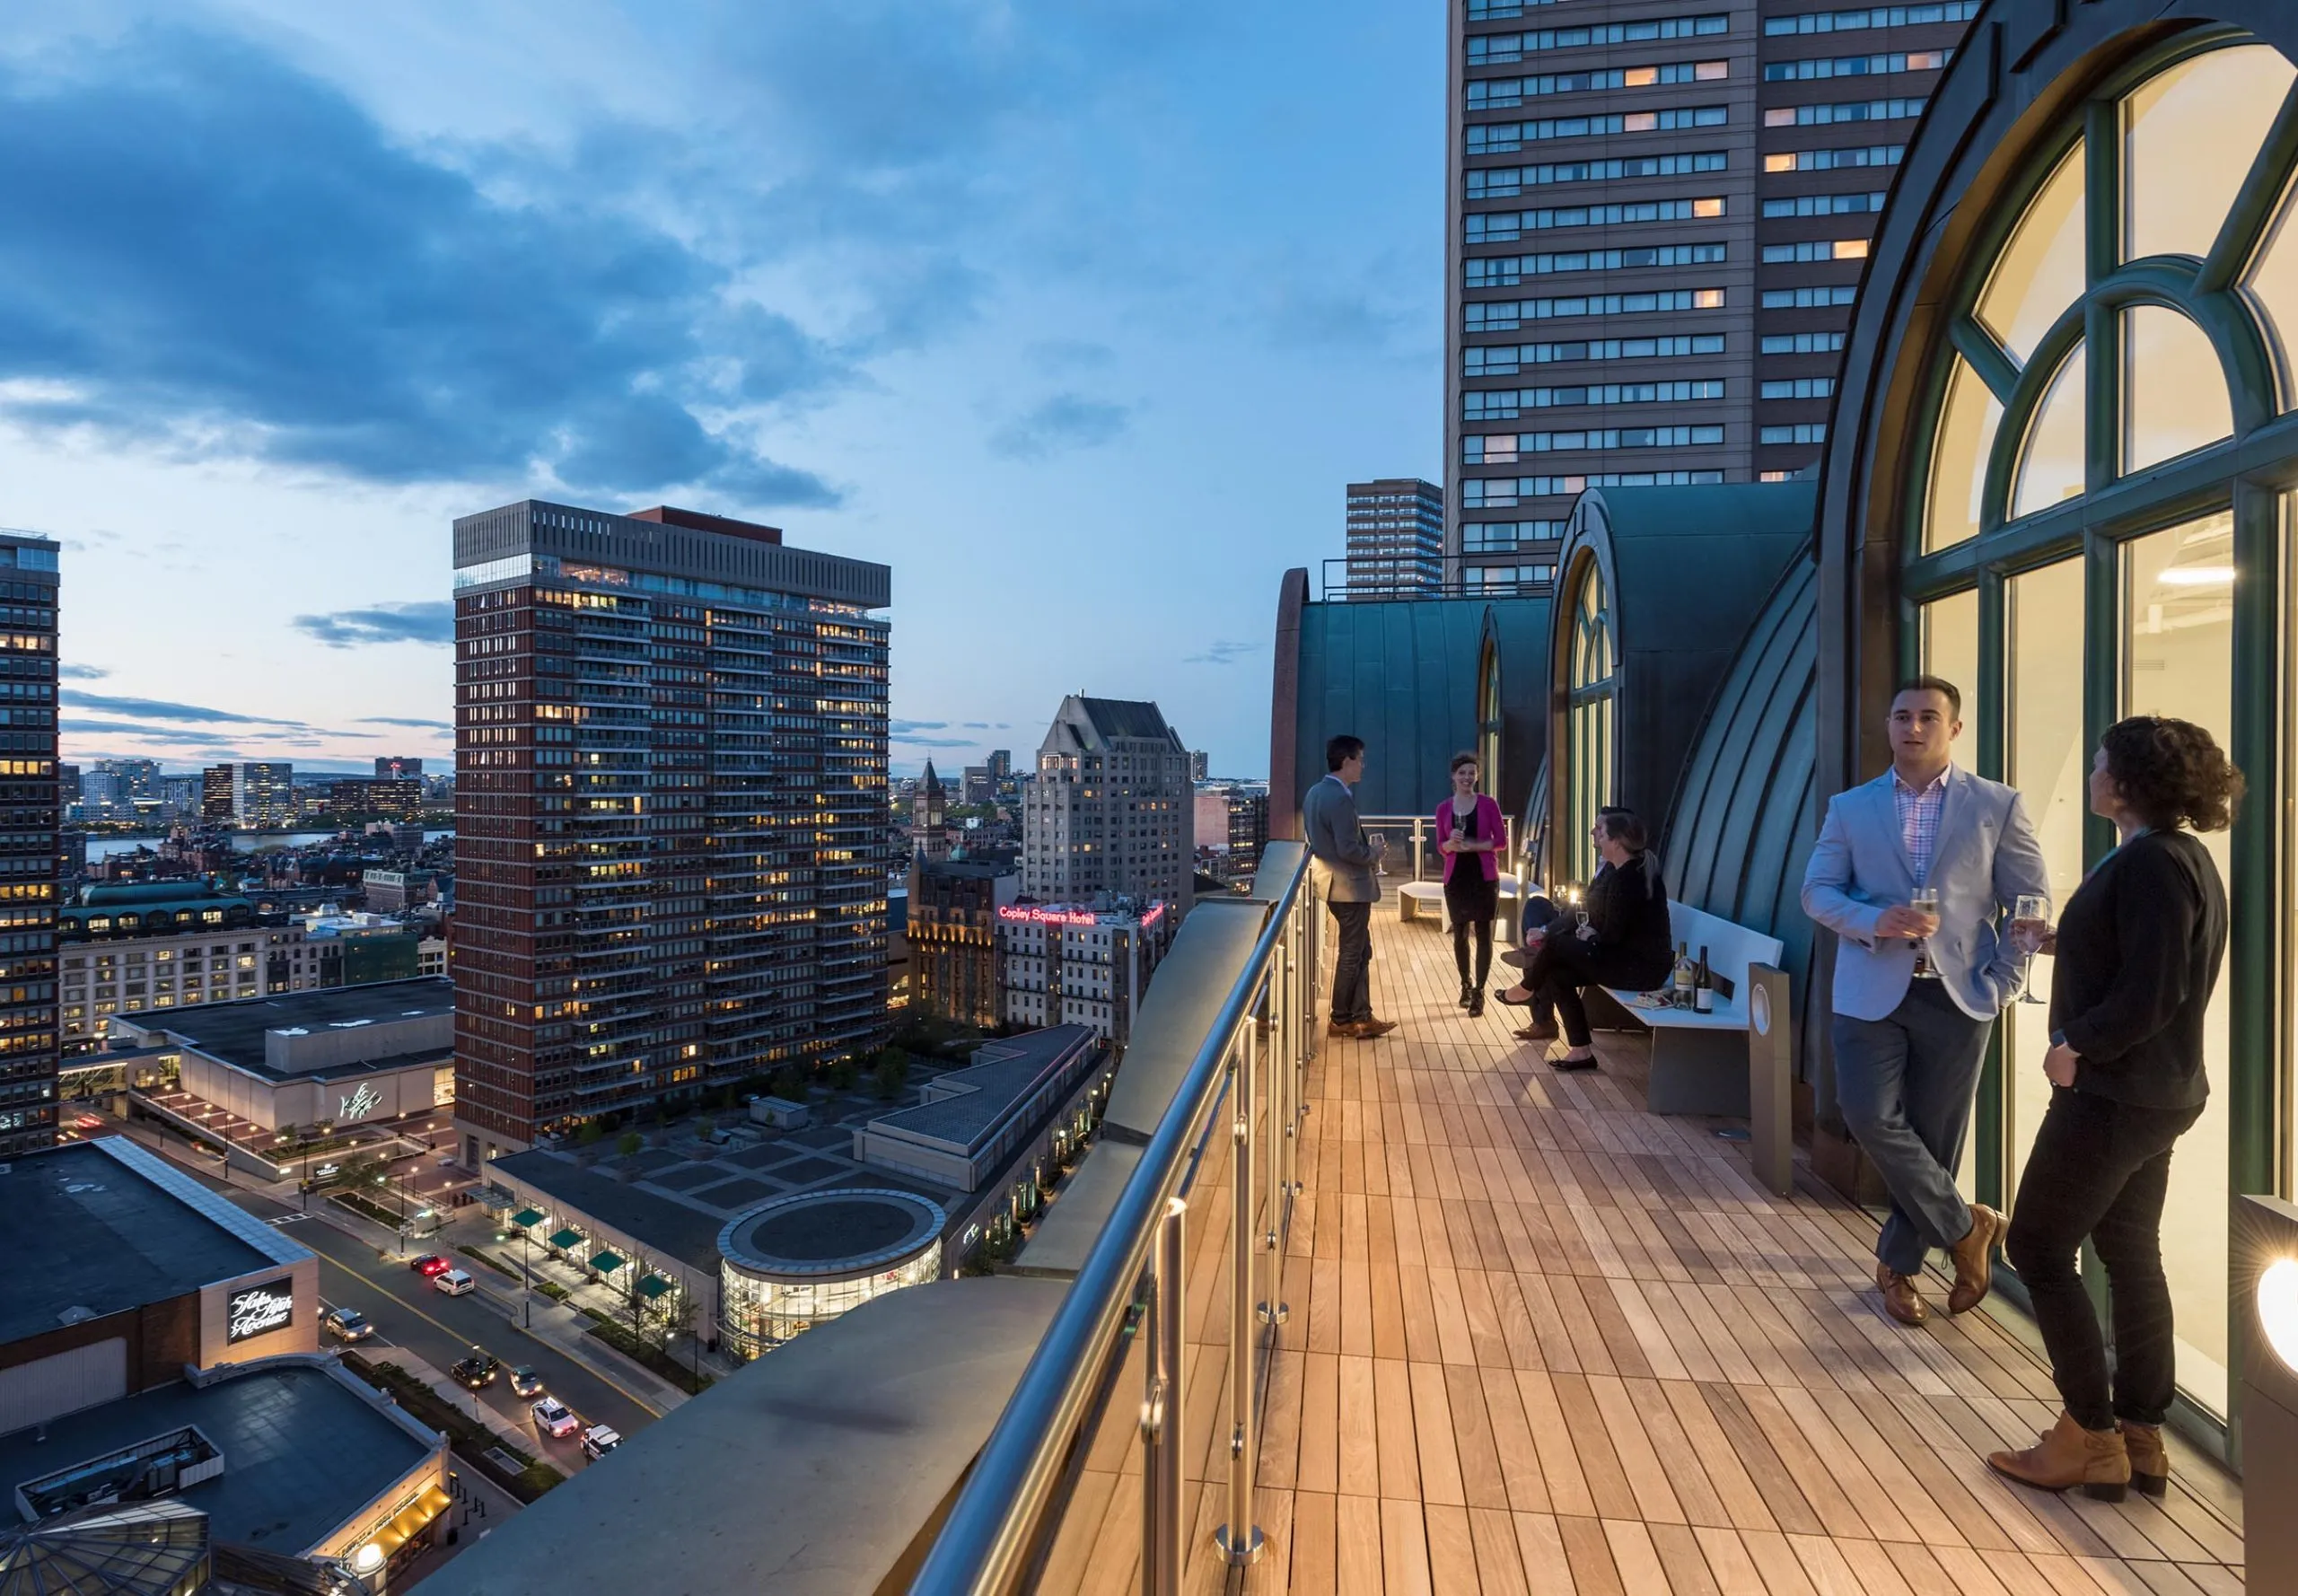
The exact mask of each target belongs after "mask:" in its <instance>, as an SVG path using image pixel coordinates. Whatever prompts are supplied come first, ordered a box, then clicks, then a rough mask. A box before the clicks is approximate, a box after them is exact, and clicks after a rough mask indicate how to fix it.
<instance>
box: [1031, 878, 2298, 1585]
mask: <svg viewBox="0 0 2298 1596" xmlns="http://www.w3.org/2000/svg"><path fill="white" fill-rule="evenodd" d="M1374 924H1375V944H1376V952H1377V957H1376V960H1375V963H1374V966H1373V973H1374V983H1373V989H1374V995H1375V999H1376V1006H1377V1007H1378V1009H1379V1011H1380V1012H1381V1013H1382V1014H1384V1015H1387V1016H1390V1017H1392V1018H1395V1019H1397V1020H1399V1021H1401V1022H1403V1025H1402V1029H1400V1030H1398V1031H1397V1032H1396V1033H1395V1034H1394V1035H1392V1036H1391V1037H1390V1038H1388V1039H1385V1040H1382V1041H1378V1042H1373V1043H1356V1042H1338V1043H1327V1044H1325V1049H1324V1052H1323V1054H1322V1056H1321V1057H1320V1058H1319V1059H1318V1061H1317V1063H1316V1065H1315V1066H1314V1068H1313V1070H1312V1072H1311V1087H1310V1091H1311V1102H1312V1111H1311V1115H1310V1117H1309V1118H1308V1120H1307V1122H1306V1127H1305V1128H1306V1135H1307V1144H1306V1147H1305V1149H1304V1159H1303V1164H1302V1180H1303V1181H1304V1182H1305V1184H1306V1188H1307V1189H1306V1192H1305V1193H1304V1195H1303V1196H1302V1198H1301V1199H1300V1203H1299V1206H1298V1208H1297V1209H1296V1215H1295V1219H1294V1229H1293V1232H1292V1238H1291V1241H1290V1249H1289V1256H1288V1258H1287V1259H1286V1273H1285V1293H1284V1294H1285V1298H1286V1299H1287V1300H1288V1301H1289V1302H1290V1303H1291V1305H1292V1310H1293V1311H1292V1319H1291V1321H1290V1323H1288V1324H1287V1325H1286V1326H1285V1328H1284V1329H1283V1330H1282V1331H1281V1332H1280V1337H1281V1340H1280V1344H1279V1350H1278V1351H1277V1353H1276V1355H1275V1357H1274V1358H1273V1359H1272V1361H1271V1374H1270V1379H1269V1387H1268V1395H1267V1416H1266V1424H1265V1428H1264V1432H1263V1443H1262V1446H1263V1460H1262V1466H1261V1471H1260V1476H1259V1486H1260V1488H1259V1492H1258V1495H1257V1514H1258V1517H1259V1522H1260V1526H1261V1528H1262V1529H1263V1530H1264V1531H1265V1532H1266V1533H1267V1536H1268V1539H1269V1548H1268V1554H1267V1556H1266V1557H1264V1558H1263V1560H1262V1561H1261V1563H1260V1564H1259V1565H1257V1566H1256V1567H1255V1568H1254V1569H1253V1570H1252V1571H1251V1574H1250V1577H1249V1578H1248V1580H1247V1582H1246V1585H1247V1588H1248V1589H1250V1590H1255V1591H1267V1592H1275V1591H1297V1592H1433V1593H1436V1596H1456V1593H1460V1592H1492V1593H1494V1596H1565V1593H1571V1596H1667V1593H1673V1596H1887V1593H1888V1596H1899V1592H1912V1593H1914V1596H2234V1593H2235V1592H2240V1591H2241V1588H2242V1567H2241V1558H2242V1544H2241V1494H2240V1487H2239V1485H2237V1484H2235V1483H2234V1482H2232V1481H2231V1480H2229V1479H2228V1478H2226V1477H2225V1476H2224V1475H2223V1474H2222V1473H2220V1472H2219V1471H2217V1470H2216V1469H2213V1468H2211V1467H2210V1466H2209V1465H2207V1464H2206V1463H2204V1462H2202V1461H2201V1460H2198V1459H2197V1458H2196V1457H2195V1456H2194V1455H2192V1454H2191V1453H2190V1452H2188V1451H2180V1453H2179V1455H2178V1456H2177V1457H2176V1459H2175V1460H2174V1469H2175V1483H2174V1485H2173V1487H2172V1490H2171V1495H2170V1496H2169V1498H2168V1499H2167V1500H2166V1501H2163V1502H2162V1503H2160V1504H2157V1503H2154V1502H2151V1501H2149V1500H2147V1499H2146V1498H2145V1497H2143V1496H2139V1495H2136V1494H2135V1493H2134V1494H2133V1495H2131V1496H2130V1497H2129V1498H2128V1499H2127V1501H2125V1502H2124V1503H2122V1504H2112V1505H2110V1504H2106V1503H2101V1502H2092V1501H2089V1500H2087V1499H2085V1498H2083V1497H2081V1496H2079V1495H2075V1496H2069V1497H2060V1496H2055V1495H2041V1494H2038V1493H2033V1492H2029V1491H2025V1490H2022V1489H2021V1488H2020V1487H2017V1486H2013V1485H2010V1484H2008V1483H2006V1482H2004V1481H2002V1480H1999V1479H1997V1478H1995V1476H1994V1475H1993V1474H1991V1473H1990V1472H1989V1471H1988V1469H1987V1466H1986V1463H1985V1461H1984V1458H1985V1454H1986V1453H1987V1451H1990V1450H1993V1449H1994V1448H1995V1447H1998V1446H2001V1445H2003V1444H2004V1443H2016V1444H2019V1445H2024V1444H2026V1443H2028V1442H2030V1440H2031V1439H2032V1437H2033V1436H2034V1435H2035V1434H2036V1433H2037V1432H2038V1431H2039V1430H2040V1429H2041V1428H2043V1427H2044V1426H2045V1425H2048V1423H2050V1421H2051V1420H2052V1419H2053V1417H2054V1416H2056V1414H2057V1406H2058V1404H2057V1397H2056V1394H2055V1393H2054V1392H2053V1390H2052V1389H2051V1386H2050V1382H2049V1379H2048V1372H2047V1371H2046V1369H2045V1368H2044V1367H2043V1365H2042V1364H2041V1363H2040V1362H2039V1360H2038V1359H2037V1357H2036V1356H2035V1355H2034V1354H2033V1353H2032V1352H2031V1351H2030V1343H2029V1340H2028V1337H2027V1336H2026V1334H2025V1333H2024V1331H2023V1329H2022V1327H2021V1326H2020V1325H2019V1324H2018V1323H2017V1321H2016V1320H2015V1316H2014V1315H2015V1311H2013V1310H2010V1309H2007V1308H2002V1309H1998V1310H1997V1311H1999V1312H2001V1313H2003V1314H2004V1315H2005V1318H2004V1320H2002V1321H2001V1322H1998V1321H1997V1320H1996V1319H1995V1318H1994V1317H1993V1316H1992V1315H1991V1314H1990V1313H1988V1312H1987V1311H1981V1312H1978V1313H1972V1314H1968V1315H1965V1316H1962V1317H1960V1318H1957V1319H1953V1320H1950V1319H1947V1318H1946V1317H1945V1316H1944V1315H1943V1314H1942V1315H1938V1316H1936V1317H1934V1320H1932V1323H1931V1325H1930V1326H1929V1327H1928V1328H1926V1329H1922V1330H1916V1331H1910V1330H1908V1329H1903V1328H1901V1327H1899V1326H1898V1325H1896V1324H1894V1323H1893V1322H1891V1321H1890V1320H1888V1319H1886V1318H1885V1317H1884V1316H1883V1314H1882V1312H1881V1308H1880V1305H1879V1304H1878V1302H1877V1301H1876V1293H1875V1291H1874V1287H1873V1275H1872V1270H1873V1263H1872V1254H1871V1249H1872V1246H1873V1239H1874V1232H1875V1223H1874V1221H1873V1219H1872V1218H1871V1217H1870V1216H1869V1215H1866V1214H1865V1213H1864V1212H1863V1211H1861V1210H1859V1209H1856V1208H1855V1207H1852V1206H1849V1205H1847V1204H1846V1203H1845V1202H1843V1201H1842V1200H1841V1199H1840V1198H1838V1197H1836V1196H1835V1195H1834V1194H1833V1193H1832V1192H1829V1191H1827V1190H1825V1189H1823V1188H1820V1187H1819V1186H1818V1185H1817V1184H1816V1183H1814V1182H1812V1181H1811V1180H1810V1179H1808V1176H1806V1178H1805V1179H1804V1180H1803V1183H1802V1188H1801V1189H1799V1190H1798V1192H1797V1194H1796V1195H1795V1197H1793V1198H1792V1199H1788V1200H1785V1201H1781V1200H1778V1199H1775V1198H1773V1197H1769V1196H1767V1194H1765V1193H1764V1192H1762V1191H1761V1190H1760V1189H1759V1188H1757V1187H1756V1186H1755V1185H1754V1184H1753V1182H1752V1181H1751V1180H1750V1179H1749V1178H1748V1174H1747V1169H1746V1162H1745V1156H1746V1155H1745V1151H1744V1148H1743V1147H1741V1146H1738V1145H1735V1144H1728V1143H1725V1142H1723V1141H1720V1140H1718V1139H1717V1138H1716V1137H1715V1136H1713V1135H1711V1134H1710V1131H1711V1129H1712V1127H1713V1124H1714V1122H1710V1121H1704V1120H1693V1119H1684V1118H1662V1117H1659V1116H1654V1115H1652V1114H1648V1113H1646V1112H1645V1111H1644V1108H1643V1091H1642V1074H1643V1067H1642V1048H1641V1045H1640V1043H1638V1042H1636V1041H1635V1040H1633V1039H1628V1038H1625V1037H1609V1036H1606V1035H1603V1034H1601V1033H1600V1035H1599V1038H1598V1043H1599V1048H1600V1051H1601V1053H1602V1054H1603V1057H1604V1061H1605V1066H1604V1068H1603V1070H1602V1071H1601V1073H1597V1074H1574V1075H1564V1074H1556V1073H1555V1072H1553V1071H1551V1070H1548V1068H1546V1067H1545V1066H1544V1065H1543V1064H1542V1063H1541V1062H1540V1059H1539V1056H1538V1053H1537V1051H1536V1050H1535V1049H1533V1048H1529V1047H1527V1046H1524V1045H1522V1044H1519V1043H1516V1042H1515V1041H1513V1039H1511V1038H1510V1036H1509V1034H1508V1028H1509V1025H1510V1024H1511V1023H1512V1022H1513V1013H1512V1012H1511V1011H1507V1010H1504V1009H1500V1008H1497V1007H1495V1009H1494V1010H1493V1011H1492V1012H1491V1013H1488V1014H1487V1016H1486V1017H1485V1018H1483V1019H1481V1020H1477V1021H1470V1020H1469V1019H1468V1018H1467V1017H1466V1015H1465V1014H1464V1013H1462V1012H1461V1011H1460V1009H1459V1008H1457V1007H1456V1006H1455V1004H1454V1001H1453V1000H1454V996H1455V995H1456V994H1457V992H1458V989H1459V987H1458V978H1457V977H1456V975H1455V974H1454V972H1453V969H1452V954H1451V943H1450V939H1449V938H1447V937H1445V936H1444V935H1443V934H1442V933H1440V932H1439V931H1437V930H1436V929H1434V927H1433V926H1431V925H1413V926H1399V925H1398V924H1397V923H1396V920H1395V917H1394V915H1393V912H1392V911H1391V910H1390V909H1389V908H1388V906H1385V905H1384V906H1382V911H1381V913H1380V914H1379V915H1377V916H1376V917H1375V922H1374ZM1215 1140H1216V1142H1220V1143H1225V1141H1226V1138H1225V1137H1222V1138H1215ZM1205 1179H1207V1180H1208V1181H1211V1182H1215V1183H1216V1184H1215V1188H1214V1189H1212V1190H1210V1191H1203V1192H1201V1193H1200V1194H1199V1195H1197V1196H1195V1197H1192V1200H1191V1207H1192V1221H1191V1223H1192V1226H1193V1228H1192V1230H1191V1232H1190V1234H1189V1269H1190V1276H1189V1290H1188V1302H1189V1305H1190V1309H1191V1313H1190V1319H1189V1329H1188V1332H1187V1333H1188V1338H1189V1342H1190V1346H1189V1348H1188V1351H1189V1361H1188V1370H1187V1382H1188V1383H1187V1391H1186V1405H1185V1411H1186V1415H1187V1418H1186V1424H1187V1426H1188V1428H1187V1430H1186V1432H1185V1434H1187V1436H1188V1439H1189V1442H1190V1443H1191V1446H1192V1449H1193V1452H1192V1458H1191V1463H1190V1472H1191V1475H1192V1477H1193V1478H1196V1479H1197V1480H1198V1481H1200V1482H1201V1483H1200V1485H1199V1486H1197V1487H1195V1488H1196V1489H1197V1491H1198V1495H1197V1504H1198V1508H1199V1511H1198V1513H1197V1526H1196V1529H1195V1530H1194V1531H1193V1533H1192V1534H1191V1536H1190V1538H1189V1545H1190V1557H1191V1562H1190V1565H1189V1568H1188V1581H1187V1583H1188V1587H1189V1588H1190V1589H1191V1590H1192V1591H1200V1592H1210V1591H1215V1590H1218V1589H1220V1588H1221V1584H1222V1574H1223V1571H1222V1569H1221V1568H1220V1567H1219V1566H1218V1563H1217V1559H1216V1557H1215V1556H1213V1555H1210V1554H1211V1533H1212V1530H1213V1528H1214V1526H1215V1524H1216V1523H1218V1522H1220V1521H1222V1520H1223V1519H1224V1518H1225V1516H1226V1514H1225V1513H1224V1510H1223V1506H1222V1490H1221V1480H1222V1469H1223V1468H1224V1466H1225V1462H1226V1447H1225V1445H1224V1444H1222V1443H1221V1434H1222V1433H1223V1432H1222V1426H1223V1425H1224V1424H1225V1420H1224V1419H1223V1417H1222V1414H1223V1411H1224V1398H1223V1388H1224V1381H1225V1375H1224V1363H1225V1358H1224V1352H1223V1349H1222V1346H1221V1339H1220V1337H1221V1333H1222V1329H1223V1327H1224V1326H1225V1323H1226V1319H1227V1302H1226V1298H1227V1291H1226V1279H1227V1274H1228V1266H1227V1263H1226V1259H1225V1251H1226V1249H1225V1246H1224V1242H1225V1240H1226V1235H1227V1232H1228V1229H1229V1226H1228V1224H1227V1223H1226V1221H1225V1215H1227V1213H1228V1204H1229V1197H1228V1195H1227V1192H1226V1190H1225V1182H1226V1179H1227V1177H1226V1174H1225V1171H1219V1172H1212V1173H1208V1175H1207V1176H1206V1177H1205ZM1197 1215H1203V1216H1205V1217H1204V1218H1203V1219H1202V1220H1199V1219H1197V1218H1196V1216H1197ZM1934 1285H1935V1289H1934V1291H1933V1292H1932V1293H1930V1294H1931V1295H1932V1298H1933V1300H1934V1302H1939V1301H1943V1300H1944V1298H1945V1295H1946V1290H1945V1287H1946V1282H1945V1281H1944V1280H1943V1279H1941V1280H1938V1281H1936V1282H1934ZM1139 1389H1140V1374H1139V1371H1138V1367H1137V1365H1134V1366H1130V1367H1128V1368H1127V1369H1126V1370H1124V1371H1122V1372H1120V1373H1119V1375H1118V1385H1117V1386H1116V1388H1115V1390H1116V1392H1117V1396H1116V1397H1115V1399H1112V1401H1111V1402H1110V1407H1109V1409H1108V1415H1107V1416H1106V1417H1105V1418H1104V1421H1103V1424H1102V1425H1101V1432H1100V1434H1098V1436H1097V1437H1096V1439H1095V1441H1094V1443H1093V1446H1092V1451H1091V1452H1090V1454H1089V1456H1088V1459H1087V1462H1086V1466H1085V1469H1084V1471H1083V1476H1082V1477H1081V1479H1080V1483H1079V1485H1078V1486H1077V1489H1076V1492H1075V1495H1074V1496H1073V1498H1072V1503H1071V1508H1070V1511H1069V1513H1068V1514H1067V1516H1066V1519H1065V1521H1064V1531H1063V1534H1062V1537H1061V1539H1060V1540H1059V1541H1058V1543H1057V1546H1056V1548H1055V1550H1054V1554H1053V1560H1052V1563H1051V1565H1050V1566H1049V1568H1048V1573H1047V1577H1046V1580H1045V1582H1044V1585H1043V1588H1044V1589H1047V1590H1062V1591H1069V1590H1083V1591H1087V1592H1110V1593H1112V1596H1114V1593H1116V1592H1128V1591H1131V1590H1133V1589H1134V1588H1136V1583H1137V1578H1138V1576H1137V1573H1136V1566H1137V1564H1136V1559H1137V1552H1138V1544H1139V1541H1138V1536H1139V1528H1138V1526H1139V1513H1140V1495H1141V1485H1140V1475H1139V1469H1140V1463H1139V1449H1138V1446H1137V1443H1136V1429H1135V1399H1134V1396H1133V1393H1135V1392H1137V1391H1138V1390H1139ZM2276 1596H2281V1593H2280V1592H2276Z"/></svg>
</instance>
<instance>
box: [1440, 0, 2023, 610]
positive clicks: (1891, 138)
mask: <svg viewBox="0 0 2298 1596" xmlns="http://www.w3.org/2000/svg"><path fill="white" fill-rule="evenodd" d="M1451 4H1452V13H1451V16H1452V22H1451V42H1452V55H1451V59H1452V75H1451V81H1450V83H1449V84H1448V93H1449V95H1450V108H1449V112H1448V120H1449V127H1450V148H1451V152H1452V153H1451V157H1450V159H1451V176H1452V184H1451V189H1450V191H1449V193H1448V195H1447V197H1446V226H1447V230H1448V231H1447V237H1446V281H1445V300H1446V330H1445V342H1446V369H1445V415H1444V443H1445V458H1446V464H1445V482H1446V490H1447V492H1446V500H1447V518H1448V519H1447V526H1446V533H1445V555H1446V559H1447V566H1448V569H1451V570H1457V571H1458V572H1459V574H1460V579H1461V580H1462V581H1463V582H1465V583H1468V584H1469V585H1470V586H1484V587H1495V588H1500V589H1502V590H1508V589H1513V588H1517V587H1524V586H1531V587H1535V588H1538V587H1544V586H1546V585H1547V583H1548V582H1549V581H1550V580H1551V579H1552V578H1553V576H1554V574H1555V571H1554V567H1555V557H1556V552H1557V540H1558V539H1559V538H1560V536H1561V534H1562V532H1563V528H1564V519H1565V516H1566V513H1568V512H1569V510H1570V508H1571V504H1572V501H1573V498H1574V496H1575V495H1578V494H1579V493H1580V492H1581V491H1582V490H1583V489H1584V488H1589V487H1624V486H1643V485H1672V484H1683V483H1694V482H1744V481H1748V480H1750V479H1753V478H1758V477H1766V476H1768V477H1775V478H1776V477H1785V476H1786V475H1788V474H1790V473H1792V472H1793V471H1795V470H1797V469H1802V467H1805V466H1808V465H1810V464H1811V462H1813V461H1814V460H1817V459H1818V458H1819V452H1820V451H1819V444H1820V439H1821V437H1822V434H1824V431H1825V417H1826V415H1827V403H1826V399H1827V397H1828V395H1829V394H1830V393H1832V392H1833V390H1834V386H1833V385H1834V380H1835V372H1836V366H1837V364H1838V360H1839V358H1840V352H1841V349H1842V343H1843V338H1842V334H1843V329H1845V328H1846V326H1848V325H1849V320H1850V302H1851V297H1852V294H1853V293H1854V292H1855V288H1856V286H1857V284H1858V281H1859V273H1860V268H1861V266H1862V264H1863V263H1864V259H1865V253H1866V241H1867V239H1868V237H1869V235H1870V233H1871V232H1872V231H1873V223H1874V219H1875V218H1874V210H1875V208H1876V207H1878V206H1881V197H1882V194H1883V193H1884V191H1885V190H1886V189H1888V188H1889V187H1890V175H1891V172H1892V170H1893V169H1894V168H1895V166H1896V164H1897V162H1898V159H1899V150H1900V148H1901V147H1902V146H1903V145H1905V143H1906V141H1907V136H1908V132H1909V130H1910V129H1912V128H1913V127H1914V125H1915V118H1916V117H1917V116H1919V115H1920V114H1921V112H1922V109H1923V104H1924V98H1925V95H1927V94H1928V93H1929V92H1930V89H1931V85H1932V84H1933V83H1934V82H1935V81H1936V79H1937V75H1938V68H1939V66H1942V65H1943V62H1944V60H1945V58H1946V55H1947V53H1948V52H1949V51H1950V50H1951V49H1952V47H1953V45H1954V44H1955V42H1956V40H1957V39H1958V38H1959V37H1960V33H1961V31H1962V29H1963V26H1964V24H1965V23H1966V22H1968V20H1969V18H1970V16H1972V15H1973V14H1975V13H1977V11H1978V3H1977V0H1934V3H1932V4H1915V5H1881V6H1872V7H1871V6H1861V7H1855V8H1852V9H1848V10H1845V9H1831V8H1828V7H1826V6H1824V5H1821V4H1814V3H1812V0H1803V3H1802V4H1797V3H1796V0H1712V3H1709V4H1701V3H1700V0H1609V3H1605V0H1591V3H1587V4H1574V5H1572V6H1570V7H1568V8H1567V7H1563V6H1555V5H1550V4H1543V3H1540V0H1451Z"/></svg>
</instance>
